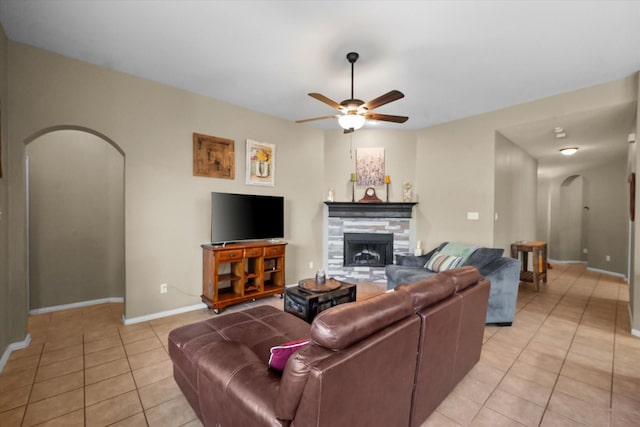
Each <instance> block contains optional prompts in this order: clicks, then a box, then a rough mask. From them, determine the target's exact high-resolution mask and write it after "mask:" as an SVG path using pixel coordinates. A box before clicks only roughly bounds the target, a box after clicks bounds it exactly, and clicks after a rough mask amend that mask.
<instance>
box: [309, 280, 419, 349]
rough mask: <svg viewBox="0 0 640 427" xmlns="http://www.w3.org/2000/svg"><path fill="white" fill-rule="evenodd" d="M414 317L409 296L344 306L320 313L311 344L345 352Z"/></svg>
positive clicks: (388, 295) (387, 295) (395, 294)
mask: <svg viewBox="0 0 640 427" xmlns="http://www.w3.org/2000/svg"><path fill="white" fill-rule="evenodd" d="M412 313H413V304H412V301H411V296H410V295H409V294H408V293H407V292H392V293H385V294H382V295H377V296H375V297H372V298H369V299H367V300H364V301H359V302H358V303H357V304H355V303H351V304H342V305H338V306H336V307H333V308H331V309H329V310H326V311H323V312H322V313H320V314H319V315H318V316H317V317H316V318H315V319H314V320H313V323H312V324H311V340H312V341H313V342H315V343H316V344H319V345H321V346H323V347H326V348H328V349H331V350H341V349H343V348H346V347H348V346H350V345H351V344H353V343H355V342H357V341H360V340H361V339H363V338H366V337H368V336H369V335H371V334H373V333H374V332H376V331H379V330H380V329H382V328H384V327H386V326H388V325H391V324H392V323H394V322H397V321H398V320H400V319H402V318H404V317H406V316H408V315H410V314H412Z"/></svg>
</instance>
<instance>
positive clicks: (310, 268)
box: [309, 261, 313, 270]
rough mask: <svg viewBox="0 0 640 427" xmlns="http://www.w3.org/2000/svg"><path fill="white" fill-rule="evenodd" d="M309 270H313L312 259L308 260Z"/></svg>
mask: <svg viewBox="0 0 640 427" xmlns="http://www.w3.org/2000/svg"><path fill="white" fill-rule="evenodd" d="M309 270H313V261H309Z"/></svg>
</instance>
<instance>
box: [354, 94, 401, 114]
mask: <svg viewBox="0 0 640 427" xmlns="http://www.w3.org/2000/svg"><path fill="white" fill-rule="evenodd" d="M401 98H404V94H403V93H402V92H400V91H399V90H392V91H391V92H387V93H385V94H384V95H382V96H379V97H377V98H376V99H372V100H371V101H369V102H366V103H365V104H364V107H365V108H366V109H367V110H369V111H371V110H373V109H374V108H378V107H381V106H383V105H384V104H388V103H390V102H393V101H397V100H398V99H401Z"/></svg>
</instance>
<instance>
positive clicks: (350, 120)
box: [338, 113, 366, 130]
mask: <svg viewBox="0 0 640 427" xmlns="http://www.w3.org/2000/svg"><path fill="white" fill-rule="evenodd" d="M365 121H366V119H365V118H364V116H361V115H359V114H356V113H348V114H345V115H343V116H340V117H339V118H338V123H339V124H340V127H342V129H346V130H349V129H353V130H358V129H360V128H361V127H362V126H364V122H365Z"/></svg>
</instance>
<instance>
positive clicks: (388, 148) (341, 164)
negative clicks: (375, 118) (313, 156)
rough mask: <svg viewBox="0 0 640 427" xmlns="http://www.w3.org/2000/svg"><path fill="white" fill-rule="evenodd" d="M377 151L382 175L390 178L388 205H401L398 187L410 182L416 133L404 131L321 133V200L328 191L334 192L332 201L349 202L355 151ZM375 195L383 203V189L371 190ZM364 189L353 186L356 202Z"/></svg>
mask: <svg viewBox="0 0 640 427" xmlns="http://www.w3.org/2000/svg"><path fill="white" fill-rule="evenodd" d="M361 147H381V148H384V152H385V175H389V176H390V177H391V184H389V201H391V202H401V201H402V183H403V182H404V181H411V182H413V177H414V176H415V168H416V157H415V156H416V133H415V132H414V131H405V130H395V131H394V130H360V131H357V132H354V133H350V134H344V133H343V132H342V131H338V130H335V131H326V132H325V146H324V150H325V165H324V181H325V187H326V188H324V194H321V195H320V197H322V196H324V198H325V199H326V195H327V194H326V193H327V192H328V191H329V188H334V189H335V191H336V201H340V202H350V201H351V182H349V179H350V174H351V173H352V172H355V171H356V150H357V149H358V148H361ZM374 188H375V190H376V195H377V196H378V198H380V199H382V200H386V194H387V193H386V186H385V185H380V186H376V187H374ZM364 190H365V188H364V187H359V186H356V201H357V200H359V199H361V198H362V197H363V196H364Z"/></svg>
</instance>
